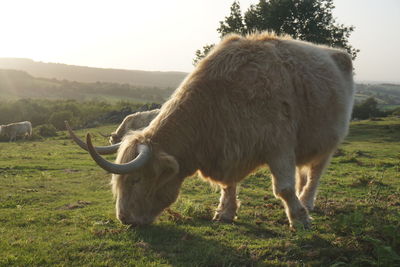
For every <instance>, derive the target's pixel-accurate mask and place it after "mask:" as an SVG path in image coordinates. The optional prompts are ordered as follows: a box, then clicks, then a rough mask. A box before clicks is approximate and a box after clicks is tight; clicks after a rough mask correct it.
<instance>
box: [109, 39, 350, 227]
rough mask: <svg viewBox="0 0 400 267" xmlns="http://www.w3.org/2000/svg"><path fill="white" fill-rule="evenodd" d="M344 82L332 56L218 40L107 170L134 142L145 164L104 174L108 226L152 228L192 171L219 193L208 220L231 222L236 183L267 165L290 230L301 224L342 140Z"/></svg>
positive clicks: (339, 56)
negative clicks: (112, 214) (113, 209)
mask: <svg viewBox="0 0 400 267" xmlns="http://www.w3.org/2000/svg"><path fill="white" fill-rule="evenodd" d="M352 76H353V75H352V63H351V58H350V57H349V55H348V54H347V53H345V52H343V51H341V50H337V49H332V48H328V47H324V46H317V45H313V44H310V43H306V42H302V41H296V40H291V39H289V38H279V37H277V36H274V35H270V34H266V33H265V34H256V35H251V36H247V37H241V36H238V35H231V36H229V37H227V38H225V39H224V40H223V41H222V42H221V43H220V44H219V45H217V46H216V47H215V48H214V49H213V50H212V51H211V53H210V54H209V55H208V56H207V57H206V58H205V59H203V60H202V61H201V62H200V63H199V65H198V66H197V68H196V69H195V70H194V71H193V72H192V73H191V74H190V75H189V76H188V77H187V78H186V79H185V81H184V82H183V83H182V84H181V85H180V87H179V88H178V89H177V90H176V91H175V93H174V94H173V96H172V97H171V98H170V100H169V101H167V102H166V103H165V104H164V105H163V107H162V109H161V112H160V114H159V115H158V116H157V117H156V118H155V119H154V120H153V121H152V122H151V124H150V125H149V126H148V127H147V128H145V129H144V130H143V131H141V132H134V133H133V134H132V135H130V136H127V137H126V138H125V139H124V140H123V145H122V147H121V148H120V150H119V154H118V158H117V163H123V162H128V161H130V160H132V159H133V158H134V157H135V156H136V153H134V151H136V150H135V147H136V145H137V144H139V143H146V144H149V145H150V146H151V148H152V158H151V159H150V161H149V162H148V163H147V164H146V165H145V166H144V167H143V168H141V169H140V170H138V171H136V172H134V173H132V174H128V175H113V178H112V183H113V191H114V193H115V195H116V198H117V216H118V218H120V220H121V221H122V222H123V223H127V224H145V223H150V222H152V221H153V220H154V219H155V218H156V216H157V215H159V214H160V213H161V211H162V210H163V209H164V208H165V207H167V206H169V205H170V204H171V203H173V202H174V201H175V200H176V198H177V196H178V192H179V188H180V186H181V183H182V182H183V180H184V178H185V177H187V176H189V175H191V174H193V173H194V172H196V171H197V170H199V171H200V172H201V173H202V175H203V176H204V177H206V178H207V179H209V180H210V181H212V182H214V183H217V184H219V185H220V186H221V188H222V195H221V200H220V206H219V208H218V210H217V212H216V214H215V219H217V220H225V221H231V220H232V219H233V218H234V216H235V213H236V209H237V207H238V205H237V203H238V201H237V199H236V184H237V183H239V182H240V181H241V180H242V179H243V178H244V177H245V176H246V175H248V174H249V173H250V172H252V171H253V170H254V169H255V168H257V167H259V166H260V165H263V164H268V166H269V167H270V169H271V172H272V176H273V177H272V178H273V186H274V193H275V195H276V196H277V197H279V198H281V199H282V201H283V203H284V206H285V208H286V212H287V215H288V218H289V221H290V224H291V225H294V224H295V223H297V222H298V223H301V224H303V225H304V226H308V225H309V220H310V219H309V216H308V210H311V209H312V208H313V205H314V198H315V194H316V189H317V185H318V180H319V177H320V175H321V174H322V172H323V170H324V168H325V166H326V165H327V164H328V162H329V159H330V156H331V154H332V153H333V151H335V148H336V147H337V145H338V144H339V142H340V141H341V140H342V139H343V138H344V136H345V135H346V133H347V129H348V124H349V118H350V113H351V109H352V103H353V77H352ZM296 168H297V180H298V182H297V188H296V185H295V177H296ZM225 207H226V208H225Z"/></svg>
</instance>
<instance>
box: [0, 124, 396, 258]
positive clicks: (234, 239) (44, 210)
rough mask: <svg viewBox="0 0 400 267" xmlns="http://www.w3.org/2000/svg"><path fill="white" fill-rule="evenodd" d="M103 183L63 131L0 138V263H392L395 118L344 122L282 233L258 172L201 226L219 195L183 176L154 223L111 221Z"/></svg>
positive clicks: (265, 179) (276, 203) (105, 177)
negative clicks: (301, 216) (295, 226)
mask: <svg viewBox="0 0 400 267" xmlns="http://www.w3.org/2000/svg"><path fill="white" fill-rule="evenodd" d="M115 128H116V125H108V126H103V127H98V128H94V129H87V130H81V131H77V134H78V135H80V136H84V134H85V133H86V132H91V133H93V134H94V142H95V144H97V145H101V144H105V143H106V140H105V139H104V138H103V137H101V136H100V135H99V134H98V133H99V132H104V133H105V132H111V130H113V129H115ZM108 158H109V159H112V158H113V157H112V156H108ZM109 181H110V175H109V174H107V173H106V172H104V171H103V170H102V169H100V168H99V167H98V166H97V165H96V164H95V163H94V162H93V161H92V160H91V158H90V156H89V155H88V154H87V153H86V152H84V151H82V150H81V149H80V148H79V147H77V146H76V145H75V144H74V143H72V142H71V141H70V139H69V137H68V136H67V135H66V133H65V132H60V133H59V135H58V136H57V137H54V138H48V139H45V140H42V141H25V142H24V141H18V142H16V143H7V142H2V143H0V236H1V238H0V266H50V265H51V266H288V265H289V266H348V265H353V266H395V265H397V266H398V265H399V264H400V119H399V118H387V119H384V120H382V121H358V122H354V123H352V125H351V130H350V135H349V136H348V137H347V139H346V141H345V142H344V144H342V146H341V147H340V149H339V150H338V152H337V153H336V155H335V157H334V158H333V160H332V163H331V165H330V166H329V168H328V169H327V171H326V173H325V174H324V175H323V177H322V179H321V184H320V187H319V195H318V199H317V202H316V208H315V211H313V212H312V213H311V216H312V217H313V219H314V221H313V227H312V229H311V230H301V229H300V230H298V231H296V232H294V231H291V230H290V229H289V224H288V221H287V218H286V215H285V213H284V210H283V207H282V204H281V202H280V200H278V199H275V197H274V196H273V194H272V188H271V180H270V177H269V171H268V169H267V168H261V169H259V170H258V171H256V172H254V173H253V174H251V175H250V176H249V177H247V178H246V179H245V180H244V181H243V183H242V184H241V186H240V189H239V199H240V200H241V203H242V205H241V207H240V209H239V213H238V218H237V220H236V221H235V223H233V224H223V223H214V222H212V221H210V219H211V217H212V215H213V211H214V209H215V208H216V207H217V204H218V199H219V192H217V190H215V189H214V188H213V187H211V186H210V185H209V184H208V183H207V182H204V181H202V180H201V179H199V178H197V177H192V178H188V179H187V180H186V181H185V182H184V185H183V188H182V190H181V195H180V198H179V200H178V201H177V202H176V203H175V204H174V205H173V206H172V207H171V208H170V209H169V210H166V211H165V212H164V213H163V215H162V216H161V217H160V218H159V220H158V221H157V222H156V223H155V224H153V225H151V226H147V227H140V228H130V227H127V226H124V225H121V224H120V223H119V222H118V221H117V219H116V218H115V210H114V202H113V197H112V193H111V190H110V186H109Z"/></svg>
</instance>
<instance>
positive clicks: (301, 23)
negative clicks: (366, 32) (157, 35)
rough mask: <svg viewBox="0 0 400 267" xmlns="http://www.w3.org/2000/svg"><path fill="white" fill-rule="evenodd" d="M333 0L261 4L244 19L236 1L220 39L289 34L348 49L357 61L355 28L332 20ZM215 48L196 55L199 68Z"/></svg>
mask: <svg viewBox="0 0 400 267" xmlns="http://www.w3.org/2000/svg"><path fill="white" fill-rule="evenodd" d="M334 8H335V6H334V5H333V0H260V1H259V2H258V4H255V5H251V6H250V8H249V9H248V10H247V11H246V12H245V14H244V17H243V16H242V13H241V10H240V4H239V2H238V1H234V2H233V4H232V6H231V9H230V15H229V16H227V17H225V20H224V21H220V27H219V28H218V29H217V31H218V33H219V34H220V38H222V37H224V36H225V35H227V34H229V33H239V34H247V33H252V32H260V31H273V32H275V33H276V34H278V35H283V34H288V35H290V36H291V37H293V38H295V39H300V40H304V41H309V42H312V43H317V44H324V45H328V46H332V47H339V48H343V49H346V50H347V52H348V53H349V54H350V55H351V56H352V58H353V59H355V58H356V56H357V53H358V52H359V51H360V50H358V49H355V48H353V47H352V46H351V45H350V44H349V41H348V39H349V37H350V34H351V32H353V31H354V27H353V26H344V25H343V24H338V23H337V22H336V20H335V18H334V17H333V14H332V10H333V9H334ZM213 46H214V45H207V46H204V47H203V50H197V51H196V58H195V59H194V60H193V62H194V64H197V62H198V61H199V60H201V59H202V58H203V57H204V56H205V55H207V53H208V52H209V51H210V50H211V48H212V47H213Z"/></svg>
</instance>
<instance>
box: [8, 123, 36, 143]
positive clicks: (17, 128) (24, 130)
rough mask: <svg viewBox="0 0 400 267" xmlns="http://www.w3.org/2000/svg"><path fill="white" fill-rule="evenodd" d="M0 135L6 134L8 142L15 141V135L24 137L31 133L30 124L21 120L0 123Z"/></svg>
mask: <svg viewBox="0 0 400 267" xmlns="http://www.w3.org/2000/svg"><path fill="white" fill-rule="evenodd" d="M0 135H6V136H8V137H9V138H10V140H9V141H10V142H11V141H16V140H17V136H22V137H23V138H24V139H25V137H26V136H31V135H32V124H31V123H30V122H29V121H22V122H15V123H10V124H7V125H1V128H0Z"/></svg>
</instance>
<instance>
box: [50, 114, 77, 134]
mask: <svg viewBox="0 0 400 267" xmlns="http://www.w3.org/2000/svg"><path fill="white" fill-rule="evenodd" d="M72 118H73V114H72V112H71V111H67V110H63V111H58V112H55V113H53V114H52V115H51V116H50V118H49V122H50V123H51V124H52V125H53V126H54V127H55V128H56V129H58V130H64V129H65V126H64V121H66V120H67V121H71V119H72Z"/></svg>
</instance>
